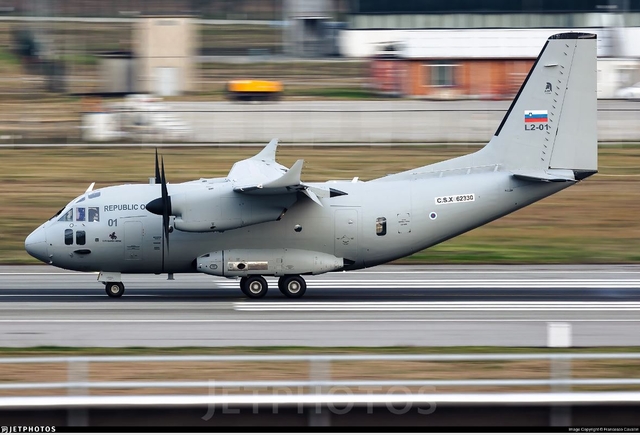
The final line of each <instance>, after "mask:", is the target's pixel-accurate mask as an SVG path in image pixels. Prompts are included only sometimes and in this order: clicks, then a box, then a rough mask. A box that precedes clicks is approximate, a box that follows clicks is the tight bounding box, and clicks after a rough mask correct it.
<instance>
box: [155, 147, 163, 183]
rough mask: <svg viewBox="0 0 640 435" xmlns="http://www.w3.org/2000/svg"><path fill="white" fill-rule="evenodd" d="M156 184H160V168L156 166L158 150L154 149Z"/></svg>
mask: <svg viewBox="0 0 640 435" xmlns="http://www.w3.org/2000/svg"><path fill="white" fill-rule="evenodd" d="M156 183H162V179H161V178H160V166H159V165H158V148H156Z"/></svg>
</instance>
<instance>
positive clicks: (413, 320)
mask: <svg viewBox="0 0 640 435" xmlns="http://www.w3.org/2000/svg"><path fill="white" fill-rule="evenodd" d="M378 322H388V323H414V322H418V323H547V322H568V323H572V322H573V323H575V322H580V323H639V322H640V319H638V318H634V319H522V318H517V319H246V320H243V319H50V320H47V319H24V318H21V319H0V323H109V324H113V323H378ZM7 333H10V332H7V331H5V332H4V334H7ZM0 335H1V334H0Z"/></svg>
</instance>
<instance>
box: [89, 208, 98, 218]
mask: <svg viewBox="0 0 640 435" xmlns="http://www.w3.org/2000/svg"><path fill="white" fill-rule="evenodd" d="M89 222H100V207H89Z"/></svg>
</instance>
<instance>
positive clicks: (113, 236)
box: [109, 231, 118, 240]
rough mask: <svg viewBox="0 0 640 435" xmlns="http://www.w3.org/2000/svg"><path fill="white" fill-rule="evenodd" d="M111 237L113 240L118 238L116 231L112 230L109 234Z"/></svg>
mask: <svg viewBox="0 0 640 435" xmlns="http://www.w3.org/2000/svg"><path fill="white" fill-rule="evenodd" d="M109 238H110V239H111V240H116V239H117V238H118V236H116V232H115V231H114V232H112V233H111V234H109Z"/></svg>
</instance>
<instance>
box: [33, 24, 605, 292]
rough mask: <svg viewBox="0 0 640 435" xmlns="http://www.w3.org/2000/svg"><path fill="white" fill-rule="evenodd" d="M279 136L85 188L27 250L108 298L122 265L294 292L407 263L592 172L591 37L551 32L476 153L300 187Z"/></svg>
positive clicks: (117, 286)
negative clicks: (171, 172)
mask: <svg viewBox="0 0 640 435" xmlns="http://www.w3.org/2000/svg"><path fill="white" fill-rule="evenodd" d="M276 147H277V141H276V140H273V141H271V143H269V145H267V146H266V148H264V149H263V150H262V151H261V152H260V153H259V154H257V155H256V156H254V157H251V158H249V159H246V160H242V161H240V162H237V163H236V164H235V165H234V166H233V168H232V169H231V171H230V172H229V174H228V175H227V176H226V177H224V178H212V179H200V180H195V181H190V182H186V183H180V184H169V183H168V182H167V179H166V177H165V171H164V161H162V163H161V165H159V164H158V156H157V152H156V170H155V172H156V174H155V180H153V179H152V180H151V182H150V183H149V184H140V185H122V186H112V187H105V188H103V189H98V190H92V188H93V185H92V186H91V187H90V188H89V189H88V190H87V191H86V192H85V193H84V194H82V195H81V196H79V197H78V198H76V199H74V200H73V201H71V202H70V203H69V204H67V205H66V206H65V207H64V208H63V209H62V210H60V212H58V213H57V214H56V215H55V216H53V217H52V218H51V219H50V220H49V221H47V222H45V223H44V224H42V225H41V226H40V227H39V228H38V229H36V230H35V231H34V232H33V233H31V234H30V235H29V236H28V237H27V239H26V240H25V247H26V249H27V251H28V252H29V254H31V255H32V256H34V257H35V258H37V259H40V260H41V261H43V262H45V263H48V264H51V265H54V266H57V267H62V268H65V269H71V270H78V271H94V272H99V274H98V281H100V282H102V283H104V284H105V285H106V292H107V294H108V295H109V296H111V297H120V296H122V294H123V293H124V285H123V283H122V279H121V275H122V274H127V273H155V274H160V273H167V274H169V277H170V278H172V277H173V274H174V273H184V272H201V273H205V274H209V275H216V276H224V277H228V278H238V277H239V278H241V279H240V288H241V289H242V291H243V293H244V294H245V295H246V296H247V297H250V298H260V297H263V296H264V295H265V294H266V293H267V282H266V280H265V279H264V276H277V277H279V281H278V288H279V290H280V291H281V292H282V293H283V294H284V295H285V296H287V297H290V298H299V297H301V296H302V295H303V294H304V293H305V290H306V283H305V280H304V278H303V277H302V276H303V275H315V274H321V273H325V272H331V271H341V270H355V269H361V268H365V267H371V266H375V265H378V264H382V263H386V262H388V261H391V260H394V259H397V258H400V257H404V256H406V255H409V254H412V253H414V252H417V251H420V250H422V249H425V248H428V247H430V246H433V245H436V244H438V243H440V242H443V241H445V240H447V239H450V238H452V237H455V236H457V235H459V234H462V233H464V232H466V231H469V230H471V229H473V228H476V227H479V226H481V225H483V224H486V223H487V222H491V221H493V220H495V219H497V218H499V217H501V216H504V215H506V214H509V213H511V212H513V211H515V210H518V209H520V208H522V207H525V206H527V205H529V204H531V203H533V202H536V201H538V200H540V199H542V198H545V197H547V196H549V195H552V194H554V193H556V192H559V191H561V190H563V189H565V188H567V187H569V186H572V185H573V184H575V183H576V182H578V181H579V180H582V179H584V178H586V177H588V176H590V175H592V174H594V173H596V172H597V167H598V165H597V160H598V156H597V141H596V35H594V34H587V33H563V34H557V35H554V36H551V37H550V38H549V39H548V41H547V42H546V44H545V45H544V47H543V48H542V51H541V53H540V55H539V57H538V59H537V60H536V62H535V64H534V65H533V67H532V69H531V71H530V72H529V75H528V76H527V78H526V79H525V81H524V83H523V85H522V88H521V89H520V91H519V92H518V94H517V95H516V97H515V99H514V100H513V102H512V104H511V106H510V107H509V110H508V111H507V113H506V115H505V117H504V119H503V120H502V122H501V123H500V125H499V127H498V129H497V131H496V132H495V134H494V136H493V137H492V138H491V141H490V142H489V143H488V144H487V145H486V146H485V147H484V148H482V149H481V150H479V151H477V152H475V153H473V154H469V155H465V156H461V157H457V158H454V159H451V160H447V161H444V162H440V163H436V164H432V165H428V166H423V167H420V168H417V169H412V170H409V171H406V172H402V173H398V174H394V175H389V176H386V177H382V178H379V179H375V180H371V181H368V182H360V181H357V179H354V180H353V181H334V182H331V181H329V182H326V183H304V182H302V181H301V180H300V175H301V171H302V165H303V161H302V160H298V161H297V162H296V163H295V164H294V165H293V166H292V167H291V168H286V167H284V166H282V165H280V164H278V163H276V160H275V154H276Z"/></svg>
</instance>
